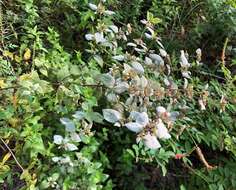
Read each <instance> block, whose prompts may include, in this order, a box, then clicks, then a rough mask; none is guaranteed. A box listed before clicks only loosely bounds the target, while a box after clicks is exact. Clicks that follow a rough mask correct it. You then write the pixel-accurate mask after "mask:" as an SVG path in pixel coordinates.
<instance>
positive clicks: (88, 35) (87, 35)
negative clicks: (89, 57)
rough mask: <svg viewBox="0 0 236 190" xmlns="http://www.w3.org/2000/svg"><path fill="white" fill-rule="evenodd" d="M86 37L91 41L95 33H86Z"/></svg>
mask: <svg viewBox="0 0 236 190" xmlns="http://www.w3.org/2000/svg"><path fill="white" fill-rule="evenodd" d="M85 39H86V40H88V41H91V40H93V39H94V35H93V34H86V35H85Z"/></svg>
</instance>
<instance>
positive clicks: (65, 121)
mask: <svg viewBox="0 0 236 190" xmlns="http://www.w3.org/2000/svg"><path fill="white" fill-rule="evenodd" d="M60 121H61V123H62V124H63V125H65V126H66V131H68V132H75V124H74V122H73V121H72V120H70V119H69V118H65V117H63V118H61V119H60Z"/></svg>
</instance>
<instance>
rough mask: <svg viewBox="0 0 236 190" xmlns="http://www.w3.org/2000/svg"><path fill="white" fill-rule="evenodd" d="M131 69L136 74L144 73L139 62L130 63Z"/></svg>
mask: <svg viewBox="0 0 236 190" xmlns="http://www.w3.org/2000/svg"><path fill="white" fill-rule="evenodd" d="M131 65H132V67H133V68H134V70H135V71H136V72H137V73H140V74H143V73H144V68H143V66H142V65H141V64H140V63H139V62H136V61H135V62H132V63H131Z"/></svg>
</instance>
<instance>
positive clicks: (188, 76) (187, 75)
mask: <svg viewBox="0 0 236 190" xmlns="http://www.w3.org/2000/svg"><path fill="white" fill-rule="evenodd" d="M182 76H183V77H184V78H187V79H191V72H190V71H182Z"/></svg>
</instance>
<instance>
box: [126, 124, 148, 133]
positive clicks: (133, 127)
mask: <svg viewBox="0 0 236 190" xmlns="http://www.w3.org/2000/svg"><path fill="white" fill-rule="evenodd" d="M125 126H126V127H127V128H128V129H129V130H130V131H133V132H135V133H139V132H140V131H142V130H143V128H144V126H143V125H141V124H139V123H135V122H130V123H126V124H125Z"/></svg>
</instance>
